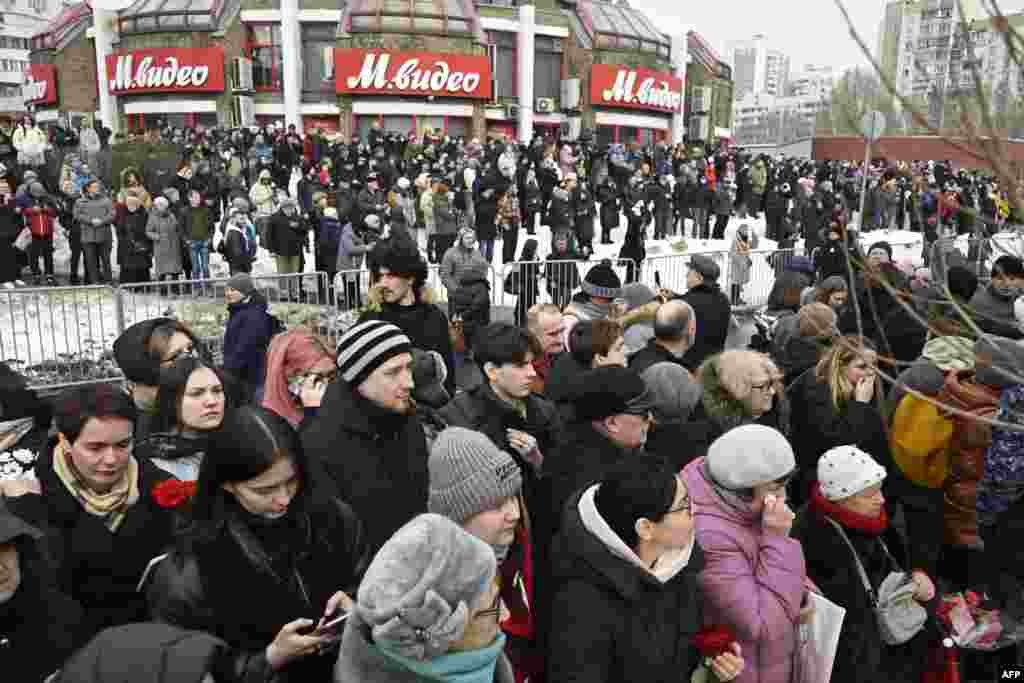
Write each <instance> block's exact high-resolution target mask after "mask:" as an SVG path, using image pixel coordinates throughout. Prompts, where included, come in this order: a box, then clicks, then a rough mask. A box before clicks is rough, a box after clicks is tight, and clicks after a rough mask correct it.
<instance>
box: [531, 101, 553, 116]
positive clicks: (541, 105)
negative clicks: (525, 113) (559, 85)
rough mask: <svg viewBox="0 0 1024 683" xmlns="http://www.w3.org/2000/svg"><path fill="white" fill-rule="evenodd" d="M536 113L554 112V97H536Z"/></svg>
mask: <svg viewBox="0 0 1024 683" xmlns="http://www.w3.org/2000/svg"><path fill="white" fill-rule="evenodd" d="M534 109H536V110H537V113H538V114H554V113H555V98H553V97H538V98H537V104H536V106H535V107H534Z"/></svg>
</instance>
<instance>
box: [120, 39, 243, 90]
mask: <svg viewBox="0 0 1024 683" xmlns="http://www.w3.org/2000/svg"><path fill="white" fill-rule="evenodd" d="M107 81H108V87H109V89H110V93H111V94H112V95H125V94H146V93H176V92H180V93H187V92H211V93H212V92H223V91H224V50H222V49H220V48H164V49H154V50H135V51H134V52H128V53H125V54H118V55H109V56H108V57H107Z"/></svg>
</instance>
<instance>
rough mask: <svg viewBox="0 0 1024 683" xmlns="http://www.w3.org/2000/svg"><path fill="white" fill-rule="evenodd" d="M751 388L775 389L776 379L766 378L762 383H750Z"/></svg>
mask: <svg viewBox="0 0 1024 683" xmlns="http://www.w3.org/2000/svg"><path fill="white" fill-rule="evenodd" d="M750 389H751V391H753V390H755V389H756V390H757V391H775V380H773V379H766V380H765V381H763V382H761V383H760V384H751V385H750Z"/></svg>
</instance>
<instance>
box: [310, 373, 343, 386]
mask: <svg viewBox="0 0 1024 683" xmlns="http://www.w3.org/2000/svg"><path fill="white" fill-rule="evenodd" d="M306 377H312V378H313V379H314V380H315V381H317V382H323V383H324V384H330V383H331V382H333V381H334V380H336V379H338V373H337V372H325V373H323V374H320V373H316V372H311V373H309V374H308V375H306Z"/></svg>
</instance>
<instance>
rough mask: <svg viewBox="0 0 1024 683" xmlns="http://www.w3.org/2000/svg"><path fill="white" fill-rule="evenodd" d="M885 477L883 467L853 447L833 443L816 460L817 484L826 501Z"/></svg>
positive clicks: (840, 498)
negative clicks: (834, 445) (833, 446)
mask: <svg viewBox="0 0 1024 683" xmlns="http://www.w3.org/2000/svg"><path fill="white" fill-rule="evenodd" d="M884 479H885V468H884V467H882V466H881V465H879V464H878V463H877V462H875V459H874V458H872V457H871V456H870V455H868V454H867V453H865V452H864V451H862V450H861V449H859V448H857V447H856V446H836V447H835V448H830V449H829V450H827V451H825V453H824V454H822V456H821V457H820V458H819V459H818V483H819V485H820V486H821V495H823V496H824V497H825V498H826V499H827V500H832V501H836V500H843V499H844V498H849V497H850V496H855V495H857V494H858V493H860V492H861V491H863V490H864V489H866V488H870V487H871V486H874V485H875V484H880V483H881V482H882V481H883V480H884Z"/></svg>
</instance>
